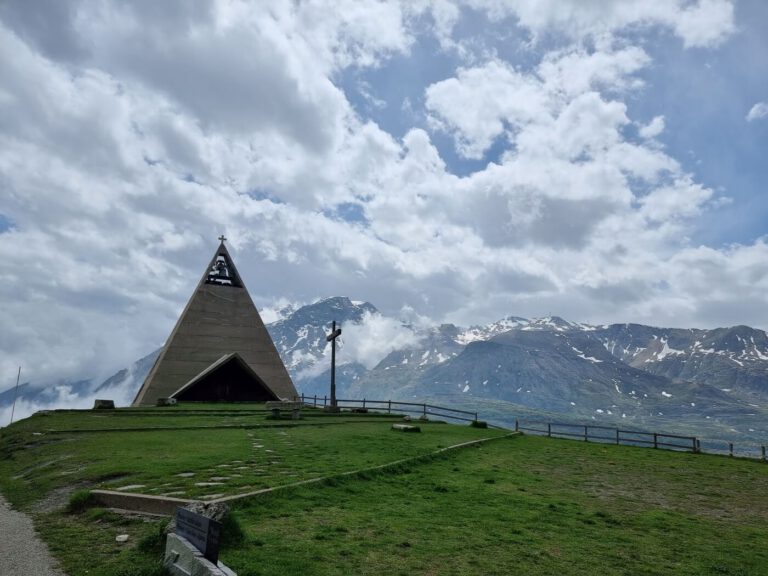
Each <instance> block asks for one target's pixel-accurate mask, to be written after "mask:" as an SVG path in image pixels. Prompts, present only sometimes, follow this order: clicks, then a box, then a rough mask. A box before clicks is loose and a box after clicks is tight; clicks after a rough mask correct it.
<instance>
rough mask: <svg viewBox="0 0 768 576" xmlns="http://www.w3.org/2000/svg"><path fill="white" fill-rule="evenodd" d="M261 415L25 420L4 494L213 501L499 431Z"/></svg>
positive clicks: (6, 441)
mask: <svg viewBox="0 0 768 576" xmlns="http://www.w3.org/2000/svg"><path fill="white" fill-rule="evenodd" d="M68 416H69V418H70V419H71V420H72V426H73V427H75V426H76V425H77V424H79V423H80V422H81V419H82V418H86V419H87V418H89V417H92V415H91V414H90V413H84V414H83V415H82V416H81V415H80V414H77V413H70V414H69V415H68ZM58 417H59V419H60V420H63V419H62V417H61V415H58ZM36 418H37V417H33V418H31V419H30V420H31V421H34V420H35V419H36ZM157 418H158V417H157V416H146V417H142V418H134V419H132V420H133V422H132V426H133V427H137V428H138V427H139V426H141V425H142V423H148V424H147V425H154V424H155V420H156V419H157ZM264 418H265V416H264V415H261V416H260V419H259V420H258V423H259V424H263V425H264V427H260V428H243V429H206V430H194V429H186V428H184V427H185V426H187V425H188V423H187V422H186V419H183V418H179V417H178V416H173V417H166V419H167V420H172V422H171V424H173V423H176V422H178V423H179V426H182V429H179V430H163V431H156V430H146V431H130V432H128V431H109V432H88V433H85V432H79V433H71V434H68V433H63V432H60V433H56V434H49V433H42V434H41V433H39V432H34V431H33V430H34V427H30V424H29V423H26V425H25V426H19V427H18V428H12V429H11V430H10V431H9V432H8V433H4V435H3V440H2V444H0V450H2V451H3V453H4V454H5V455H6V456H7V457H6V458H3V460H2V461H1V462H0V487H2V489H3V492H4V494H5V495H6V497H7V498H8V499H9V500H10V501H11V502H12V503H13V504H14V505H16V506H21V507H24V506H30V505H32V504H34V502H35V501H36V500H40V499H41V498H44V497H45V495H46V494H47V493H49V492H51V491H52V490H55V489H57V488H62V487H66V486H81V487H88V488H104V489H113V490H119V489H123V490H126V491H130V492H140V493H146V494H155V495H169V496H175V497H179V498H196V499H206V498H208V499H211V498H214V497H220V496H224V495H233V494H239V493H243V492H248V491H253V490H258V489H261V488H267V487H272V486H280V485H284V484H290V483H293V482H298V481H300V480H307V479H310V478H318V477H321V476H328V475H331V474H338V473H340V472H345V471H349V470H355V469H358V468H365V467H370V466H375V465H379V464H385V463H388V462H392V461H395V460H400V459H402V458H409V457H412V456H418V455H421V454H425V453H428V452H432V451H434V450H437V449H439V448H443V447H445V446H450V445H452V444H458V443H461V442H465V441H468V440H472V439H476V438H481V437H489V436H498V435H501V434H502V432H501V431H499V430H479V429H476V428H471V427H469V426H450V425H445V424H437V423H434V424H424V425H422V433H421V434H402V433H396V432H392V431H391V430H390V426H391V422H392V421H391V420H388V419H384V418H378V417H374V418H368V419H365V418H360V417H350V418H349V419H348V420H346V421H345V420H344V419H343V418H338V417H337V418H335V419H333V420H331V419H322V420H321V419H317V421H318V422H322V423H323V424H324V425H323V426H313V425H311V424H312V423H313V422H314V421H313V420H312V419H308V420H306V421H300V422H299V423H298V424H297V425H295V426H294V425H292V424H291V421H284V420H281V421H271V420H265V419H264ZM112 419H114V417H112ZM196 419H197V417H191V420H192V421H196ZM46 424H47V421H46ZM64 424H65V421H61V422H58V423H57V425H58V426H59V428H57V429H58V430H62V429H65V428H62V427H63V426H64ZM278 424H281V425H278ZM326 424H327V425H326ZM41 429H46V428H41ZM6 434H8V436H7V437H6Z"/></svg>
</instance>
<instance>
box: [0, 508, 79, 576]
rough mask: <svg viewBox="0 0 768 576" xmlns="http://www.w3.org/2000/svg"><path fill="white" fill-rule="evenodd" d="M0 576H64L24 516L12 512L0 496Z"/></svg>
mask: <svg viewBox="0 0 768 576" xmlns="http://www.w3.org/2000/svg"><path fill="white" fill-rule="evenodd" d="M0 550H2V554H0V557H2V559H1V560H0V576H66V575H65V574H64V572H62V571H61V570H60V569H59V568H55V567H54V566H56V562H55V560H54V559H53V557H52V556H51V553H50V552H48V548H47V547H46V545H45V544H44V543H43V541H42V540H40V538H39V537H38V536H37V534H36V533H35V529H34V528H33V527H32V520H31V519H30V518H29V516H27V515H26V514H22V513H21V512H17V511H15V510H13V509H11V506H10V505H9V504H8V502H6V500H5V498H3V496H2V494H0Z"/></svg>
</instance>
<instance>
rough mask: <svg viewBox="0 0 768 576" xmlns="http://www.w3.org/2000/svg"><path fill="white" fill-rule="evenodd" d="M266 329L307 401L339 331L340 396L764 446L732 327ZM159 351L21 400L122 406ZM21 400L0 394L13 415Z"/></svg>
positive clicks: (757, 343) (752, 387) (320, 317)
mask: <svg viewBox="0 0 768 576" xmlns="http://www.w3.org/2000/svg"><path fill="white" fill-rule="evenodd" d="M282 315H283V316H282V318H281V319H280V320H278V321H276V322H273V323H271V324H269V325H268V329H269V331H270V334H271V336H272V338H273V340H274V342H275V344H276V346H277V349H278V351H279V353H280V355H281V357H282V358H283V361H284V362H285V364H286V366H287V367H288V370H289V372H290V374H291V377H292V378H293V380H294V382H295V384H296V387H297V389H298V390H299V392H301V393H304V394H307V395H310V396H311V395H315V394H317V395H319V396H321V397H322V396H323V395H326V394H328V388H329V380H330V375H329V368H330V358H329V355H330V351H329V347H328V343H327V342H326V340H325V334H326V331H327V330H328V328H329V326H330V323H331V322H332V321H333V320H336V321H337V322H339V323H340V324H341V326H342V327H343V330H344V332H343V334H342V337H341V339H340V341H339V344H340V348H339V351H338V358H337V360H338V370H337V389H338V394H339V397H352V398H369V399H393V400H413V399H419V400H422V399H425V400H430V401H433V402H438V403H442V404H451V405H455V406H463V407H466V408H468V409H472V410H474V406H477V405H479V404H482V405H488V403H493V404H494V408H493V410H492V411H491V417H492V419H493V421H494V422H496V423H498V424H501V425H507V426H509V425H512V424H513V423H514V419H515V418H516V417H517V416H519V415H520V414H528V413H530V412H531V411H537V412H539V413H542V414H545V413H546V414H559V415H560V416H559V417H560V419H566V420H569V421H584V420H589V421H595V422H602V423H605V424H607V425H615V424H620V425H622V426H635V427H643V428H647V429H657V430H667V431H679V432H685V433H694V434H696V435H699V436H704V437H709V438H713V439H720V440H734V441H737V442H744V441H748V442H757V443H762V442H764V441H765V439H766V438H768V424H767V423H768V337H767V336H766V334H765V332H764V331H762V330H757V329H754V328H749V327H746V326H737V327H732V328H718V329H714V330H698V329H690V330H689V329H667V328H657V327H651V326H642V325H638V324H613V325H608V326H593V325H588V324H579V323H574V322H569V321H567V320H564V319H562V318H558V317H547V318H538V319H525V318H520V317H516V316H509V317H507V318H504V319H501V320H499V321H496V322H493V323H490V324H487V325H477V326H472V327H469V328H464V327H459V326H455V325H453V324H442V325H439V326H430V325H424V324H413V323H409V322H404V321H400V320H397V319H394V318H391V317H387V316H384V315H382V314H380V313H379V312H378V310H377V309H376V308H375V307H374V306H373V305H372V304H370V303H368V302H358V301H352V300H350V299H349V298H345V297H334V298H328V299H325V300H321V301H319V302H316V303H314V304H311V305H308V306H303V307H300V308H298V309H292V308H287V309H285V310H283V311H282ZM156 356H157V351H155V352H153V353H151V354H149V355H148V356H146V357H145V358H142V359H140V360H139V361H137V362H136V363H135V364H133V365H132V366H131V367H129V368H126V369H123V370H121V371H119V372H118V373H116V374H115V375H113V376H112V377H110V378H108V379H107V380H105V381H104V382H102V383H100V384H96V383H94V382H93V381H91V380H82V381H79V382H74V383H69V384H64V383H56V384H51V385H49V386H42V387H35V388H33V387H32V386H31V385H26V386H22V387H21V398H22V403H23V404H25V408H28V409H27V410H26V413H30V412H31V411H33V410H31V409H29V408H30V406H29V405H30V404H31V405H32V406H37V407H42V408H45V407H60V406H62V405H63V404H65V403H72V402H74V403H75V406H77V407H87V406H90V405H92V404H91V403H90V402H89V398H93V397H94V396H96V397H108V398H114V399H116V400H117V401H118V403H119V404H120V403H121V404H127V403H128V402H130V400H131V399H132V398H133V396H134V395H135V393H136V391H137V389H138V387H139V386H140V384H141V382H142V381H143V379H144V377H145V376H146V374H147V372H148V370H149V368H150V367H151V365H152V362H153V361H154V359H155V357H156ZM12 396H13V391H12V390H7V391H6V392H3V393H2V394H0V407H2V406H3V405H4V406H9V405H10V403H11V401H12Z"/></svg>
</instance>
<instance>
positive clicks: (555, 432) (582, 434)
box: [515, 420, 701, 452]
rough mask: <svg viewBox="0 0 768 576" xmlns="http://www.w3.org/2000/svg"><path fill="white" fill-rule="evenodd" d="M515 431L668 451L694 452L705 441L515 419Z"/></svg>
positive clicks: (670, 435) (651, 433) (599, 427)
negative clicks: (650, 447)
mask: <svg viewBox="0 0 768 576" xmlns="http://www.w3.org/2000/svg"><path fill="white" fill-rule="evenodd" d="M515 430H517V431H522V432H530V433H532V434H539V435H542V436H548V437H550V438H578V439H579V440H583V441H584V442H601V443H604V444H608V443H609V444H617V445H618V444H624V445H627V446H653V447H654V448H662V449H666V450H689V451H691V452H699V451H700V450H701V443H700V441H699V439H698V438H696V437H695V436H680V435H678V434H663V433H660V432H639V431H637V430H622V429H620V428H612V427H610V426H597V425H590V424H565V423H563V422H542V421H531V420H515Z"/></svg>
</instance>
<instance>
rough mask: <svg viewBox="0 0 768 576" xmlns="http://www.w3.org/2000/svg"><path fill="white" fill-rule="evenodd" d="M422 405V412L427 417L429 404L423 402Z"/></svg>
mask: <svg viewBox="0 0 768 576" xmlns="http://www.w3.org/2000/svg"><path fill="white" fill-rule="evenodd" d="M422 407H423V409H424V412H423V413H422V414H423V416H424V418H426V417H427V404H426V402H425V403H424V404H422Z"/></svg>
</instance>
